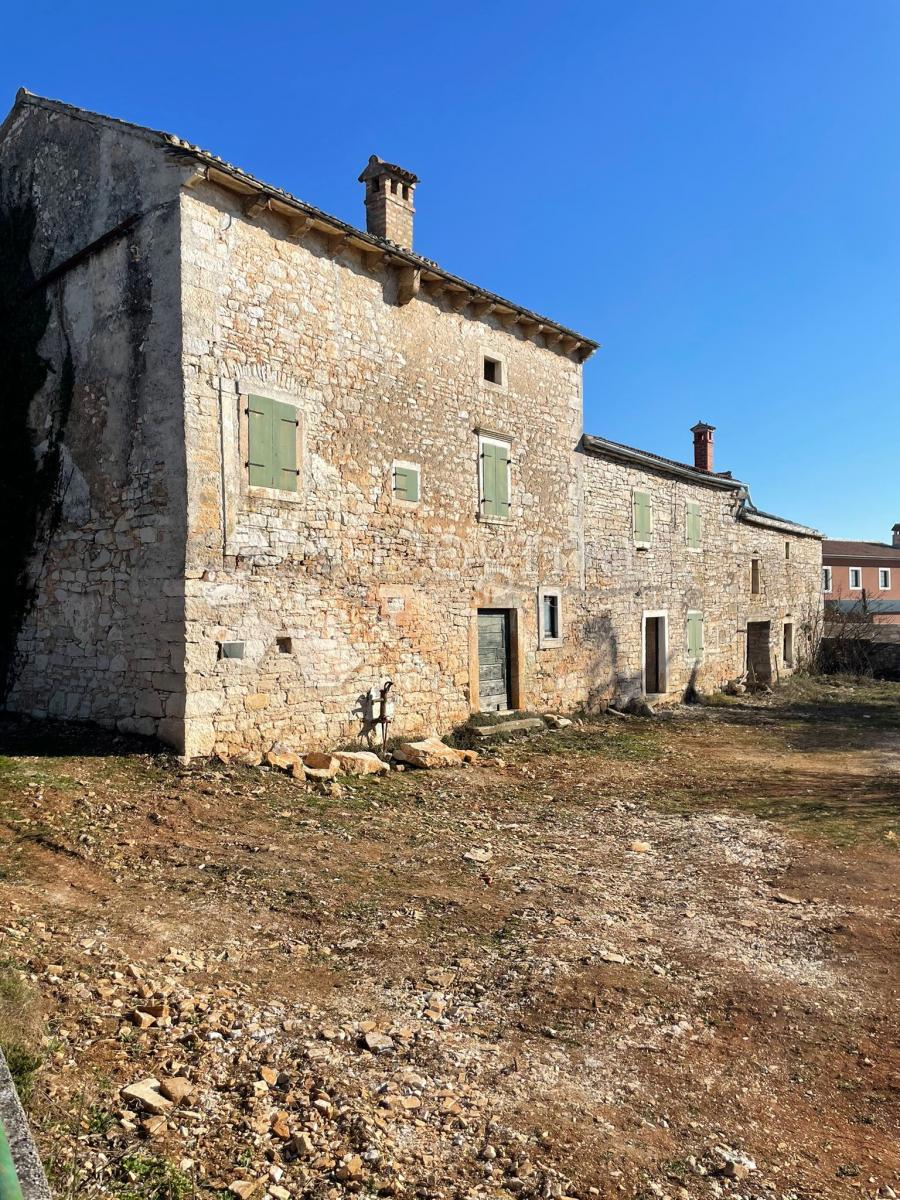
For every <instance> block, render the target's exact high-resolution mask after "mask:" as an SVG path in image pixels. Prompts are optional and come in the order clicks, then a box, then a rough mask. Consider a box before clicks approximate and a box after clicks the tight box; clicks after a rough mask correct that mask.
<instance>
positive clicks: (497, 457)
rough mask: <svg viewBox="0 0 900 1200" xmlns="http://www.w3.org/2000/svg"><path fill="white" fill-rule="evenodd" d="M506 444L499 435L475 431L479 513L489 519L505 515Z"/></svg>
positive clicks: (508, 462)
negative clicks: (476, 436) (493, 435)
mask: <svg viewBox="0 0 900 1200" xmlns="http://www.w3.org/2000/svg"><path fill="white" fill-rule="evenodd" d="M509 448H510V444H509V442H508V441H506V440H505V439H503V438H498V437H491V436H489V435H487V434H479V435H478V463H479V469H478V486H479V492H480V494H479V498H478V499H479V516H480V517H482V518H489V519H493V520H500V521H503V520H506V519H507V518H508V517H509V491H510V488H509V464H510V454H509Z"/></svg>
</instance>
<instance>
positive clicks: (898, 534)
mask: <svg viewBox="0 0 900 1200" xmlns="http://www.w3.org/2000/svg"><path fill="white" fill-rule="evenodd" d="M891 532H892V533H893V535H894V545H895V546H896V548H897V549H898V550H900V521H898V522H897V524H896V525H895V526H894V527H893V529H892V530H891Z"/></svg>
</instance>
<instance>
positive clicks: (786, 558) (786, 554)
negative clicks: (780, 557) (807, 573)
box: [784, 542, 791, 562]
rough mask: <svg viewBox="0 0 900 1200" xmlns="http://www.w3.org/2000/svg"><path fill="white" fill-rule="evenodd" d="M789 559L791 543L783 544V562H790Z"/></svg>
mask: <svg viewBox="0 0 900 1200" xmlns="http://www.w3.org/2000/svg"><path fill="white" fill-rule="evenodd" d="M790 559H791V543H790V542H785V543H784V561H785V562H790Z"/></svg>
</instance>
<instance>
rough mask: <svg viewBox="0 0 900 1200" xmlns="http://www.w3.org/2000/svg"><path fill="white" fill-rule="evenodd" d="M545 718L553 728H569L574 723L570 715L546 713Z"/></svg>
mask: <svg viewBox="0 0 900 1200" xmlns="http://www.w3.org/2000/svg"><path fill="white" fill-rule="evenodd" d="M544 720H545V721H546V723H547V725H548V726H549V727H550V728H551V729H568V728H569V726H570V725H571V724H572V722H571V720H570V719H569V718H568V717H560V716H557V714H556V713H545V714H544Z"/></svg>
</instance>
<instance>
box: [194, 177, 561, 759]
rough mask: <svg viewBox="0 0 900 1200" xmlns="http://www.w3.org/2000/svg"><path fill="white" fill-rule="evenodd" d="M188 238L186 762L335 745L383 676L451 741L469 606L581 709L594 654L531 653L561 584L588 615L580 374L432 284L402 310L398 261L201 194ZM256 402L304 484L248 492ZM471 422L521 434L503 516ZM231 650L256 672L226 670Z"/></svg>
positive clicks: (458, 715)
mask: <svg viewBox="0 0 900 1200" xmlns="http://www.w3.org/2000/svg"><path fill="white" fill-rule="evenodd" d="M182 230H183V243H182V281H183V310H184V375H185V387H186V418H185V420H186V438H187V448H188V453H187V470H188V495H189V526H188V545H187V573H186V574H187V596H186V621H187V649H186V662H187V672H188V674H187V679H188V687H187V698H186V710H187V718H186V724H187V744H188V747H189V749H190V750H191V752H194V753H205V752H208V751H210V750H211V749H212V748H213V746H214V745H215V744H217V743H222V744H225V745H227V744H233V745H235V744H236V745H247V744H250V745H256V746H263V745H268V744H270V743H271V741H272V740H273V739H274V738H276V737H284V738H285V739H286V740H289V741H291V742H292V743H293V744H297V745H316V744H329V743H330V744H335V743H336V742H339V741H341V740H343V739H346V738H348V737H350V736H353V735H355V734H356V733H357V731H358V730H359V728H360V718H359V711H358V710H359V703H358V702H359V698H360V697H361V695H362V694H363V693H365V692H366V691H367V690H368V689H369V688H370V687H371V686H372V685H373V684H378V683H380V682H381V681H382V680H383V679H384V678H386V677H390V678H393V679H394V681H395V695H396V701H397V718H396V725H395V729H396V731H398V732H401V731H402V732H407V733H417V732H424V731H427V730H430V729H446V728H448V727H449V726H450V725H452V724H453V723H454V722H455V721H458V720H461V719H463V718H464V717H465V716H466V715H467V714H468V712H469V711H470V706H471V704H472V702H473V698H474V697H473V688H474V687H476V686H477V682H476V679H473V667H474V665H475V664H474V663H473V652H472V643H473V636H474V626H475V619H476V618H475V614H476V612H477V609H478V608H479V607H489V606H497V607H508V608H511V609H513V610H515V621H514V624H515V637H514V640H515V647H514V653H515V656H516V658H517V662H518V675H519V680H520V688H519V694H518V695H517V702H518V703H519V704H520V705H521V706H522V707H558V706H559V707H571V706H573V705H575V704H577V703H578V702H579V700H580V698H581V693H582V690H583V674H584V668H583V661H582V655H581V650H580V647H579V646H578V644H577V642H576V641H575V640H574V639H573V638H571V637H569V636H565V637H564V639H563V643H562V645H560V646H558V647H554V648H552V649H549V648H548V649H539V648H538V637H537V631H538V624H537V621H538V615H537V600H538V589H539V587H541V586H556V587H559V588H560V589H561V590H562V593H563V598H562V610H563V623H564V628H565V625H566V622H567V621H568V620H569V619H574V617H575V614H576V612H577V609H578V597H579V595H580V589H581V584H582V579H581V570H582V563H581V548H580V528H581V495H580V463H579V458H578V456H577V455H576V454H575V453H574V451H575V448H576V446H577V443H578V440H579V437H580V433H581V368H580V366H579V365H578V364H577V363H576V362H575V361H573V360H572V359H571V358H569V357H567V356H565V355H564V354H562V353H558V352H556V351H554V350H550V349H546V348H544V347H542V346H538V345H536V344H535V343H534V342H532V341H527V340H525V339H523V338H522V337H521V336H517V335H515V334H514V333H511V332H509V331H507V330H505V329H503V328H501V327H500V326H499V325H498V323H497V322H496V321H495V320H494V319H492V318H491V317H485V319H483V320H477V319H474V318H473V317H472V316H471V314H469V315H463V314H460V313H457V312H454V311H452V309H450V308H449V307H447V305H446V303H444V302H441V301H439V300H434V299H431V298H429V297H428V296H426V295H425V294H424V293H422V294H420V295H419V296H417V297H416V298H414V299H413V300H412V301H410V302H409V303H408V304H405V305H399V304H397V303H396V302H395V301H396V298H397V297H396V280H395V279H394V277H393V276H392V275H391V273H390V272H389V271H386V270H385V268H384V267H381V268H380V269H377V270H373V269H370V268H368V267H367V266H366V265H364V263H363V262H362V261H361V260H360V258H358V257H357V256H355V255H354V254H353V253H352V252H348V251H346V250H345V251H343V252H340V253H339V254H338V256H337V258H335V257H333V255H332V254H331V253H330V252H329V250H328V248H327V246H326V244H325V242H324V240H322V239H320V238H319V237H318V236H317V235H315V234H306V235H304V236H303V238H302V239H300V240H297V239H293V238H291V237H289V236H288V235H287V231H286V227H285V226H283V225H282V224H281V223H280V222H279V221H278V219H277V218H276V217H273V216H271V215H264V216H263V217H261V218H258V219H255V220H253V221H250V220H247V219H246V218H245V217H244V215H243V212H242V210H241V208H240V207H239V204H238V202H237V201H236V200H235V199H234V198H233V197H230V196H229V195H228V194H227V193H224V192H222V191H219V190H216V189H214V188H212V187H210V186H201V187H198V188H196V189H193V190H191V191H190V192H186V193H185V195H184V197H183V201H182ZM485 353H487V354H488V355H490V356H492V357H494V358H496V359H498V360H499V361H500V362H501V363H502V366H503V371H502V377H503V378H502V382H501V384H500V385H499V386H497V385H491V384H488V383H486V382H485V380H484V377H483V374H484V373H483V362H482V359H483V355H484V354H485ZM251 393H259V394H262V395H266V396H270V397H273V398H274V399H276V400H280V401H282V402H284V403H287V404H291V405H294V406H296V410H297V414H298V421H299V426H298V445H299V471H300V474H299V477H298V487H297V492H296V494H290V495H285V494H277V493H272V492H267V491H265V490H260V489H252V488H250V487H249V484H248V475H247V467H246V462H247V457H246V398H247V396H248V395H249V394H251ZM478 429H483V430H487V431H490V432H492V433H495V434H500V435H503V436H505V437H507V438H509V439H510V441H511V456H512V466H511V507H510V517H509V520H508V521H506V522H503V523H498V524H491V523H487V522H484V521H480V520H479V519H478V512H479V491H478V434H477V432H476V431H477V430H478ZM397 460H400V461H403V462H413V463H416V464H419V465H420V468H421V496H420V500H419V502H418V504H415V505H410V504H409V503H407V502H404V501H399V500H396V499H394V497H393V495H392V488H391V477H392V464H393V463H394V462H395V461H397ZM279 639H281V643H280V644H279ZM285 639H289V641H287V640H285ZM232 640H234V641H240V642H243V652H244V657H243V658H242V659H223V658H221V657H219V654H220V649H219V648H220V645H221V643H222V642H226V641H232Z"/></svg>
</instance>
